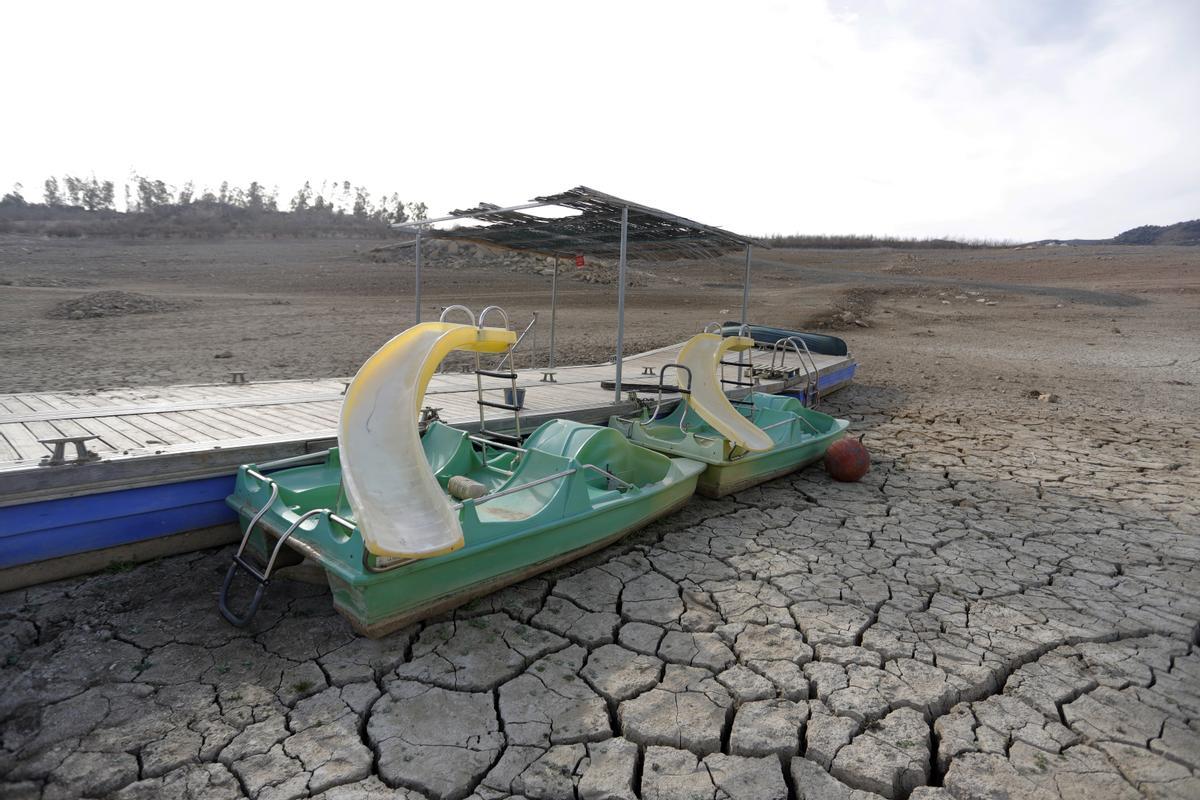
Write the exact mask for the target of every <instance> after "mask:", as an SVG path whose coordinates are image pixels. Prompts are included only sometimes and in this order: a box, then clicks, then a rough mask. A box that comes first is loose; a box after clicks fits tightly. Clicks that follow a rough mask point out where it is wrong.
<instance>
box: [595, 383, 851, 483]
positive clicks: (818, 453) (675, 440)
mask: <svg viewBox="0 0 1200 800" xmlns="http://www.w3.org/2000/svg"><path fill="white" fill-rule="evenodd" d="M754 396H755V399H756V402H757V403H758V404H760V408H759V409H758V414H759V415H760V421H761V422H762V423H763V424H764V425H765V426H767V427H766V430H767V431H768V432H769V433H772V439H773V440H774V442H775V446H774V447H772V448H771V449H770V450H765V451H761V452H740V451H738V450H737V449H735V448H733V447H732V446H731V444H730V443H729V441H728V440H726V439H724V438H722V437H721V436H720V434H718V433H716V431H713V430H712V429H711V428H709V427H708V426H707V425H705V424H704V423H703V421H701V420H700V419H699V418H698V417H696V416H695V415H694V414H692V412H691V411H690V410H688V409H687V408H686V404H683V403H681V404H680V405H679V406H677V407H676V408H675V410H674V411H673V412H672V413H671V414H669V415H667V416H666V417H663V418H661V419H659V420H655V421H653V422H651V423H649V424H640V423H639V422H637V421H631V420H629V419H627V418H626V419H623V418H620V417H613V418H612V420H611V421H610V422H609V424H610V425H611V426H612V427H614V428H616V429H617V430H619V431H621V433H623V434H624V435H625V436H627V437H629V439H630V440H631V441H633V442H634V443H636V444H639V445H641V446H642V447H646V448H649V449H651V450H656V451H658V452H660V453H665V454H667V455H671V456H677V457H683V458H690V459H693V460H696V461H700V462H702V463H704V464H705V470H704V473H703V474H702V475H701V476H700V479H699V481H698V482H697V486H696V492H697V493H698V494H700V495H703V496H705V497H711V498H720V497H724V496H726V495H728V494H732V493H734V492H738V491H741V490H742V489H748V488H750V487H751V486H757V485H758V484H760V483H764V482H766V481H769V480H771V479H772V478H778V477H781V476H783V475H787V474H788V473H791V472H795V471H796V470H800V469H803V468H804V467H806V466H808V465H810V464H812V463H813V462H815V461H818V460H820V459H821V458H822V457H823V456H824V455H825V451H826V450H828V449H829V446H830V445H831V444H833V443H834V442H835V441H837V440H838V439H840V438H841V437H842V436H843V435H844V434H845V431H846V428H847V427H848V426H849V423H848V422H847V421H846V420H843V419H837V418H835V417H831V416H829V415H827V414H822V413H820V412H818V411H813V410H812V409H809V408H805V407H804V406H803V405H802V404H801V403H800V401H799V400H796V399H795V398H790V397H787V396H780V395H765V394H757V393H756V394H755V395H754ZM685 414H686V415H687V416H686V418H685V424H684V428H685V429H686V433H684V432H683V431H682V430H681V429H680V427H679V422H680V418H681V417H682V416H683V415H685ZM788 417H796V418H798V420H797V422H796V423H788V422H787V419H788ZM801 420H802V421H801Z"/></svg>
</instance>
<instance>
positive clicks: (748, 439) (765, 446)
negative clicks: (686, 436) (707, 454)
mask: <svg viewBox="0 0 1200 800" xmlns="http://www.w3.org/2000/svg"><path fill="white" fill-rule="evenodd" d="M753 346H754V340H753V339H751V338H749V337H746V336H724V337H723V336H720V335H718V334H715V333H698V334H696V335H695V336H693V337H692V338H691V339H689V340H688V343H687V344H685V345H684V346H683V350H681V351H679V363H680V364H682V365H683V366H685V367H687V368H688V369H689V370H691V373H692V387H691V388H692V393H691V395H689V396H688V398H687V402H688V404H689V405H690V406H691V408H692V410H693V411H695V412H696V413H697V414H699V415H700V418H701V419H703V420H704V421H705V422H707V423H708V424H709V425H711V426H712V427H713V428H714V429H715V430H716V431H717V432H719V433H720V434H721V435H722V436H724V437H725V438H726V439H728V440H729V441H731V442H733V443H734V444H736V445H737V446H739V447H741V448H743V449H745V450H770V449H771V448H772V447H773V446H774V445H775V443H774V442H773V441H772V440H771V437H770V436H768V435H767V434H766V433H765V432H763V430H762V429H761V428H759V427H758V426H757V425H755V424H754V423H753V422H751V421H750V420H748V419H746V418H745V417H743V416H742V415H741V414H739V413H738V410H737V409H736V408H734V407H733V404H732V403H730V402H729V398H728V397H726V396H725V390H724V389H723V388H722V387H721V360H722V359H723V358H725V354H726V353H729V352H735V353H736V352H738V351H740V350H748V349H749V348H751V347H753Z"/></svg>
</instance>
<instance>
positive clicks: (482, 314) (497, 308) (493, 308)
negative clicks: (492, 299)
mask: <svg viewBox="0 0 1200 800" xmlns="http://www.w3.org/2000/svg"><path fill="white" fill-rule="evenodd" d="M489 311H497V312H499V313H500V316H501V317H503V318H504V329H505V330H512V324H511V323H510V322H509V321H508V312H507V311H505V310H504V309H503V308H501V307H500V306H488V307H487V308H485V309H484V310H483V311H480V312H479V324H478V325H477V326H476V327H479V328H482V327H483V321H484V319H486V318H487V315H488V312H489Z"/></svg>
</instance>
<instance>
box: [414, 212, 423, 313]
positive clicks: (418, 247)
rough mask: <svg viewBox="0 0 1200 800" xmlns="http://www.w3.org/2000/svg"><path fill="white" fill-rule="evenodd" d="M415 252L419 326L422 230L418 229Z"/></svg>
mask: <svg viewBox="0 0 1200 800" xmlns="http://www.w3.org/2000/svg"><path fill="white" fill-rule="evenodd" d="M413 250H414V251H416V261H417V270H416V280H417V288H416V291H415V292H414V294H415V295H416V300H417V324H420V322H421V229H420V228H417V241H416V242H415V243H414V244H413Z"/></svg>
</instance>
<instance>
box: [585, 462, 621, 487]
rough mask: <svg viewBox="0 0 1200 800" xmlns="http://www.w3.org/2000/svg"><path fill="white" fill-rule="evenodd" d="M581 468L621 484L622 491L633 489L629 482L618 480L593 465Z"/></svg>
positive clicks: (606, 471)
mask: <svg viewBox="0 0 1200 800" xmlns="http://www.w3.org/2000/svg"><path fill="white" fill-rule="evenodd" d="M582 466H583V468H584V469H590V470H592V471H593V472H599V473H600V474H601V475H603V476H604V477H606V478H608V479H609V480H614V481H616V482H617V483H619V484H621V488H622V489H632V488H633V484H632V483H630V482H629V481H627V480H625V479H624V478H618V477H617V476H616V475H613V474H612V473H611V472H609V471H608V470H606V469H600V467H597V466H596V465H595V464H584V465H582Z"/></svg>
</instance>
